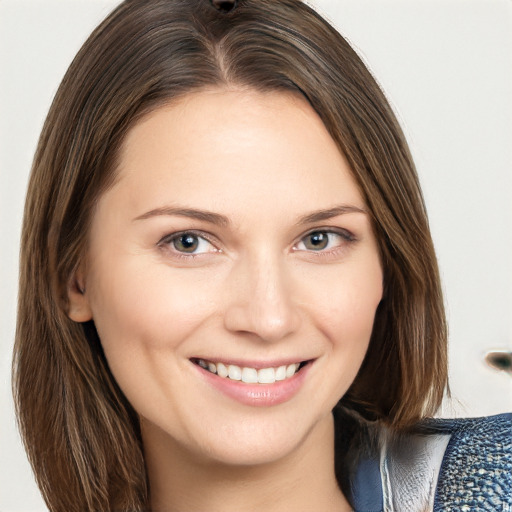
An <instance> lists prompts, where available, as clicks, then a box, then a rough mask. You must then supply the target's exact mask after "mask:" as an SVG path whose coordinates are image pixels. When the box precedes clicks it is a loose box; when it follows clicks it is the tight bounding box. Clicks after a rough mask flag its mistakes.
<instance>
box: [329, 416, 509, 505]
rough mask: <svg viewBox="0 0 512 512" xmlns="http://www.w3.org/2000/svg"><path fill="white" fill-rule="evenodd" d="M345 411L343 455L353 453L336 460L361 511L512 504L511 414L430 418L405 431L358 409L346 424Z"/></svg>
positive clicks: (340, 427)
mask: <svg viewBox="0 0 512 512" xmlns="http://www.w3.org/2000/svg"><path fill="white" fill-rule="evenodd" d="M335 417H336V415H335ZM339 419H340V417H339V416H338V418H337V422H336V423H337V425H336V428H337V436H338V438H339V437H341V436H343V437H344V441H343V443H341V442H339V444H340V446H342V447H344V448H345V449H343V450H338V449H337V450H336V457H337V459H339V458H341V457H343V456H345V457H347V458H349V460H348V461H345V462H344V463H343V461H340V460H337V461H336V463H337V467H338V468H340V469H343V470H344V471H347V472H348V474H347V473H345V476H341V475H339V477H338V478H339V480H340V484H341V483H343V482H342V480H343V479H345V482H344V486H342V489H344V491H348V496H347V497H349V499H350V500H351V501H352V503H353V506H354V509H355V510H356V511H372V512H373V511H379V512H380V511H382V510H385V511H386V512H388V511H389V512H393V511H402V510H407V511H408V512H415V511H423V510H433V511H434V512H441V511H443V512H445V511H473V510H493V511H508V512H512V414H501V415H498V416H491V417H485V418H465V419H428V420H425V421H423V422H421V423H420V424H418V425H417V426H416V427H415V428H413V429H411V430H409V431H408V432H401V433H394V432H391V431H390V430H388V429H387V428H386V427H383V426H381V425H379V424H378V423H368V422H365V421H364V420H362V419H360V418H355V419H354V417H352V420H351V421H349V422H348V424H349V425H350V429H349V432H347V431H346V430H345V429H344V425H346V424H347V422H346V419H347V416H344V418H343V419H344V420H345V421H341V422H340V421H339ZM340 431H341V432H340ZM342 432H343V433H342ZM347 433H348V436H347ZM347 438H348V439H350V441H349V442H347ZM370 482H371V485H370Z"/></svg>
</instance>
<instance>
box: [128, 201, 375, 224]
mask: <svg viewBox="0 0 512 512" xmlns="http://www.w3.org/2000/svg"><path fill="white" fill-rule="evenodd" d="M347 213H362V214H365V215H366V214H368V211H367V210H366V209H364V208H360V207H358V206H352V205H339V206H335V207H333V208H328V209H326V210H318V211H315V212H312V213H308V214H307V215H303V216H302V217H299V220H298V221H297V223H296V224H297V225H302V224H312V223H315V222H321V221H323V220H328V219H332V218H333V217H338V216H339V215H345V214H347ZM158 216H178V217H187V218H191V219H197V220H202V221H205V222H209V223H211V224H215V225H219V226H229V225H230V224H231V222H230V220H229V219H228V217H226V216H225V215H221V214H220V213H214V212H210V211H206V210H197V209H195V208H180V207H172V206H163V207H161V208H155V209H153V210H150V211H148V212H146V213H143V214H142V215H139V216H138V217H135V219H133V220H134V221H137V220H145V219H150V218H152V217H158Z"/></svg>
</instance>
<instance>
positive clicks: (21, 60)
mask: <svg viewBox="0 0 512 512" xmlns="http://www.w3.org/2000/svg"><path fill="white" fill-rule="evenodd" d="M116 3H117V2H115V1H113V0H53V1H50V0H0V232H1V236H2V238H1V249H2V256H1V265H0V283H1V290H2V292H1V293H0V336H1V343H0V410H1V411H2V421H1V424H0V429H1V430H0V455H1V459H0V460H1V463H0V511H3V512H8V511H12V512H22V511H23V512H28V511H39V510H45V508H44V505H43V503H42V501H41V498H40V497H39V493H38V491H37V489H36V488H35V485H34V484H33V480H32V476H31V473H30V468H29V466H28V463H27V462H26V458H25V455H24V453H23V450H22V448H21V445H20V442H19V439H18V436H17V434H16V431H15V425H14V416H13V412H12V400H11V397H10V382H9V380H10V376H9V373H10V354H11V351H12V340H13V335H14V324H15V307H16V281H17V256H18V238H19V231H20V225H21V217H22V207H23V198H24V193H25V187H26V182H27V177H28V172H29V168H30V163H31V159H32V155H33V152H34V149H35V145H36V141H37V137H38V134H39V131H40V129H41V126H42V123H43V120H44V116H45V114H46V111H47V110H48V108H49V105H50V102H51V99H52V97H53V94H54V93H55V90H56V88H57V86H58V83H59V81H60V79H61V77H62V75H63V73H64V71H65V69H66V68H67V66H68V64H69V62H70V61H71V59H72V57H73V55H74V54H75V53H76V51H77V50H78V48H79V47H80V45H81V43H82V42H83V41H84V39H85V38H86V36H87V35H88V34H89V32H90V31H91V30H92V28H93V27H94V26H95V25H96V24H97V23H98V22H99V21H100V20H101V19H102V18H103V17H104V16H105V15H106V14H107V13H108V12H109V10H110V9H111V8H112V7H113V6H114V5H115V4H116ZM311 3H313V4H315V5H317V6H318V8H319V9H320V10H321V11H322V12H323V13H324V14H326V16H327V17H328V18H330V19H331V21H332V22H333V23H334V24H335V25H336V26H337V27H338V28H339V30H340V31H341V32H342V33H343V34H344V35H346V36H348V38H349V40H350V41H351V42H352V43H353V44H354V45H355V47H356V48H357V50H358V51H359V52H360V54H361V55H362V56H363V57H364V59H365V60H366V62H367V63H368V64H369V65H370V67H371V68H372V69H373V71H374V73H375V75H376V76H377V77H378V79H379V81H380V83H381V84H382V86H383V87H384V89H385V90H386V92H387V93H388V96H389V97H390V98H391V101H392V104H393V106H394V108H395V110H396V112H397V113H398V116H399V119H400V120H401V122H402V125H403V126H404V129H405V131H406V134H407V136H408V138H409V141H410V143H411V148H412V151H413V154H414V156H415V158H416V162H417V165H418V170H419V173H420V177H421V181H422V184H423V187H424V192H425V197H426V201H427V205H428V207H429V211H430V219H431V225H432V231H433V235H434V239H435V243H436V247H437V250H438V255H439V261H440V266H441V271H442V276H443V282H444V288H445V292H446V299H447V306H448V314H449V320H450V355H451V366H450V374H451V381H452V391H453V394H454V395H455V398H456V401H455V402H454V404H453V405H447V406H446V407H445V409H444V411H443V414H444V415H452V414H457V415H462V416H466V415H467V416H470V415H484V414H493V413H497V412H501V411H504V410H510V409H512V406H511V396H512V387H511V382H510V381H511V379H509V378H507V375H505V374H500V373H498V372H494V371H493V370H491V369H489V368H487V367H486V366H485V365H484V364H483V362H482V358H483V355H484V353H485V351H486V350H489V349H493V348H507V347H508V348H509V349H511V348H512V268H511V267H512V257H511V256H512V206H511V204H512V170H511V169H512V144H511V134H512V2H511V1H510V0H316V1H314V2H311Z"/></svg>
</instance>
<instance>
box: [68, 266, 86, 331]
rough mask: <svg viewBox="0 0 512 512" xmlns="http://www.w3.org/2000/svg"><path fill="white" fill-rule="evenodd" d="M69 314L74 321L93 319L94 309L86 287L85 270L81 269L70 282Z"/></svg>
mask: <svg viewBox="0 0 512 512" xmlns="http://www.w3.org/2000/svg"><path fill="white" fill-rule="evenodd" d="M68 316H69V318H71V320H73V321H74V322H80V323H82V322H88V321H89V320H92V311H91V306H90V304H89V298H88V296H87V290H86V289H85V279H84V275H83V272H82V271H81V270H80V269H79V270H77V271H76V272H75V273H74V274H73V275H72V276H71V278H70V280H69V282H68Z"/></svg>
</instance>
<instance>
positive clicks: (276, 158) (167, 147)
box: [107, 89, 363, 213]
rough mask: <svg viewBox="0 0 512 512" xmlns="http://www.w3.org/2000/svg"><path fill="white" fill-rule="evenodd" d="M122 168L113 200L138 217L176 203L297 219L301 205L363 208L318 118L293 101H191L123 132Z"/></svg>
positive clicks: (199, 97)
mask: <svg viewBox="0 0 512 512" xmlns="http://www.w3.org/2000/svg"><path fill="white" fill-rule="evenodd" d="M118 162H119V163H118V180H117V183H116V185H115V186H114V192H115V189H119V190H122V194H123V195H124V196H125V199H127V200H129V201H130V202H131V204H132V207H133V208H134V209H136V210H141V209H144V208H149V207H158V206H163V205H165V204H167V203H169V202H170V201H171V202H172V201H176V200H179V201H185V202H191V203H193V202H199V203H201V204H200V206H203V207H208V208H218V207H228V206H229V207H231V208H235V206H237V205H239V206H243V205H244V204H245V205H250V204H252V205H253V206H256V205H257V204H258V201H260V204H261V202H262V201H265V202H267V203H268V202H269V201H274V202H278V203H281V204H288V206H289V207H292V205H293V208H295V209H297V208H298V207H300V205H301V203H304V202H307V203H315V202H317V203H318V202H320V203H323V204H322V205H320V206H325V203H328V202H332V203H333V204H338V203H340V202H343V201H349V202H352V203H354V204H357V206H363V201H362V197H361V194H360V192H359V188H358V186H357V184H356V182H355V180H354V178H353V176H352V172H351V170H350V168H349V166H348V163H347V162H346V159H345V158H344V156H343V154H342V153H341V152H340V150H339V148H338V147H337V145H336V143H335V142H334V140H333V139H332V138H331V137H330V135H329V133H328V131H327V129H326V128H325V126H324V124H323V123H322V121H321V119H320V117H319V116H318V115H317V113H316V112H315V111H314V110H313V109H312V107H311V106H310V105H309V104H308V103H307V101H306V100H304V99H303V98H302V97H301V96H299V95H295V94H291V93H283V92H264V93H262V92H257V91H252V90H226V89H212V90H205V91H200V92H195V93H191V94H188V95H186V96H184V97H182V98H180V99H179V100H177V101H175V102H172V103H170V104H168V105H165V106H162V107H160V108H159V109H157V110H155V111H153V112H151V113H150V114H148V115H146V116H145V117H144V118H143V119H141V120H140V121H139V122H138V123H137V124H136V125H135V126H134V127H133V128H132V129H131V130H130V131H129V132H128V134H127V136H126V138H125V140H124V143H123V145H122V147H121V151H120V154H119V160H118ZM107 195H108V193H107ZM194 206H196V205H195V204H194ZM316 206H317V205H314V204H311V207H316ZM141 213H142V212H141Z"/></svg>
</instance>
